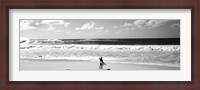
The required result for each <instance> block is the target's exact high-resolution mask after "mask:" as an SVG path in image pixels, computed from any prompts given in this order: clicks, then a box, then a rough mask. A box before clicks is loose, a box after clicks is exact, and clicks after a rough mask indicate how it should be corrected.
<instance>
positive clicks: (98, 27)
mask: <svg viewBox="0 0 200 90" xmlns="http://www.w3.org/2000/svg"><path fill="white" fill-rule="evenodd" d="M95 29H105V28H104V27H95Z"/></svg>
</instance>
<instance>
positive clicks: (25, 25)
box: [20, 20, 37, 31]
mask: <svg viewBox="0 0 200 90" xmlns="http://www.w3.org/2000/svg"><path fill="white" fill-rule="evenodd" d="M33 23H34V20H20V31H24V30H32V29H35V28H37V27H35V26H32V24H33Z"/></svg>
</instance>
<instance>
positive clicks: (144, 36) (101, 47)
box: [19, 19, 181, 71]
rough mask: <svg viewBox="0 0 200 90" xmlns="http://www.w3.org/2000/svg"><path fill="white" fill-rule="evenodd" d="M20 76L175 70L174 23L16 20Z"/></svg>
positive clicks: (176, 38)
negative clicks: (30, 74)
mask: <svg viewBox="0 0 200 90" xmlns="http://www.w3.org/2000/svg"><path fill="white" fill-rule="evenodd" d="M19 30H20V35H19V37H20V40H19V46H20V48H19V49H20V59H19V60H20V61H19V69H20V71H133V70H180V67H181V66H180V62H181V60H180V20H179V19H20V20H19Z"/></svg>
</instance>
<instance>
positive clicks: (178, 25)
mask: <svg viewBox="0 0 200 90" xmlns="http://www.w3.org/2000/svg"><path fill="white" fill-rule="evenodd" d="M170 27H171V28H175V27H180V23H174V24H172V25H171V26H170Z"/></svg>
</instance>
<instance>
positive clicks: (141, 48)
mask: <svg viewBox="0 0 200 90" xmlns="http://www.w3.org/2000/svg"><path fill="white" fill-rule="evenodd" d="M99 57H103V59H104V61H105V62H106V63H121V64H148V65H162V66H176V67H180V39H179V38H164V39H30V40H28V41H25V42H22V43H20V58H21V59H35V60H47V61H48V60H49V61H50V60H54V61H55V60H58V61H59V60H77V61H92V62H97V63H98V62H99Z"/></svg>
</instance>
